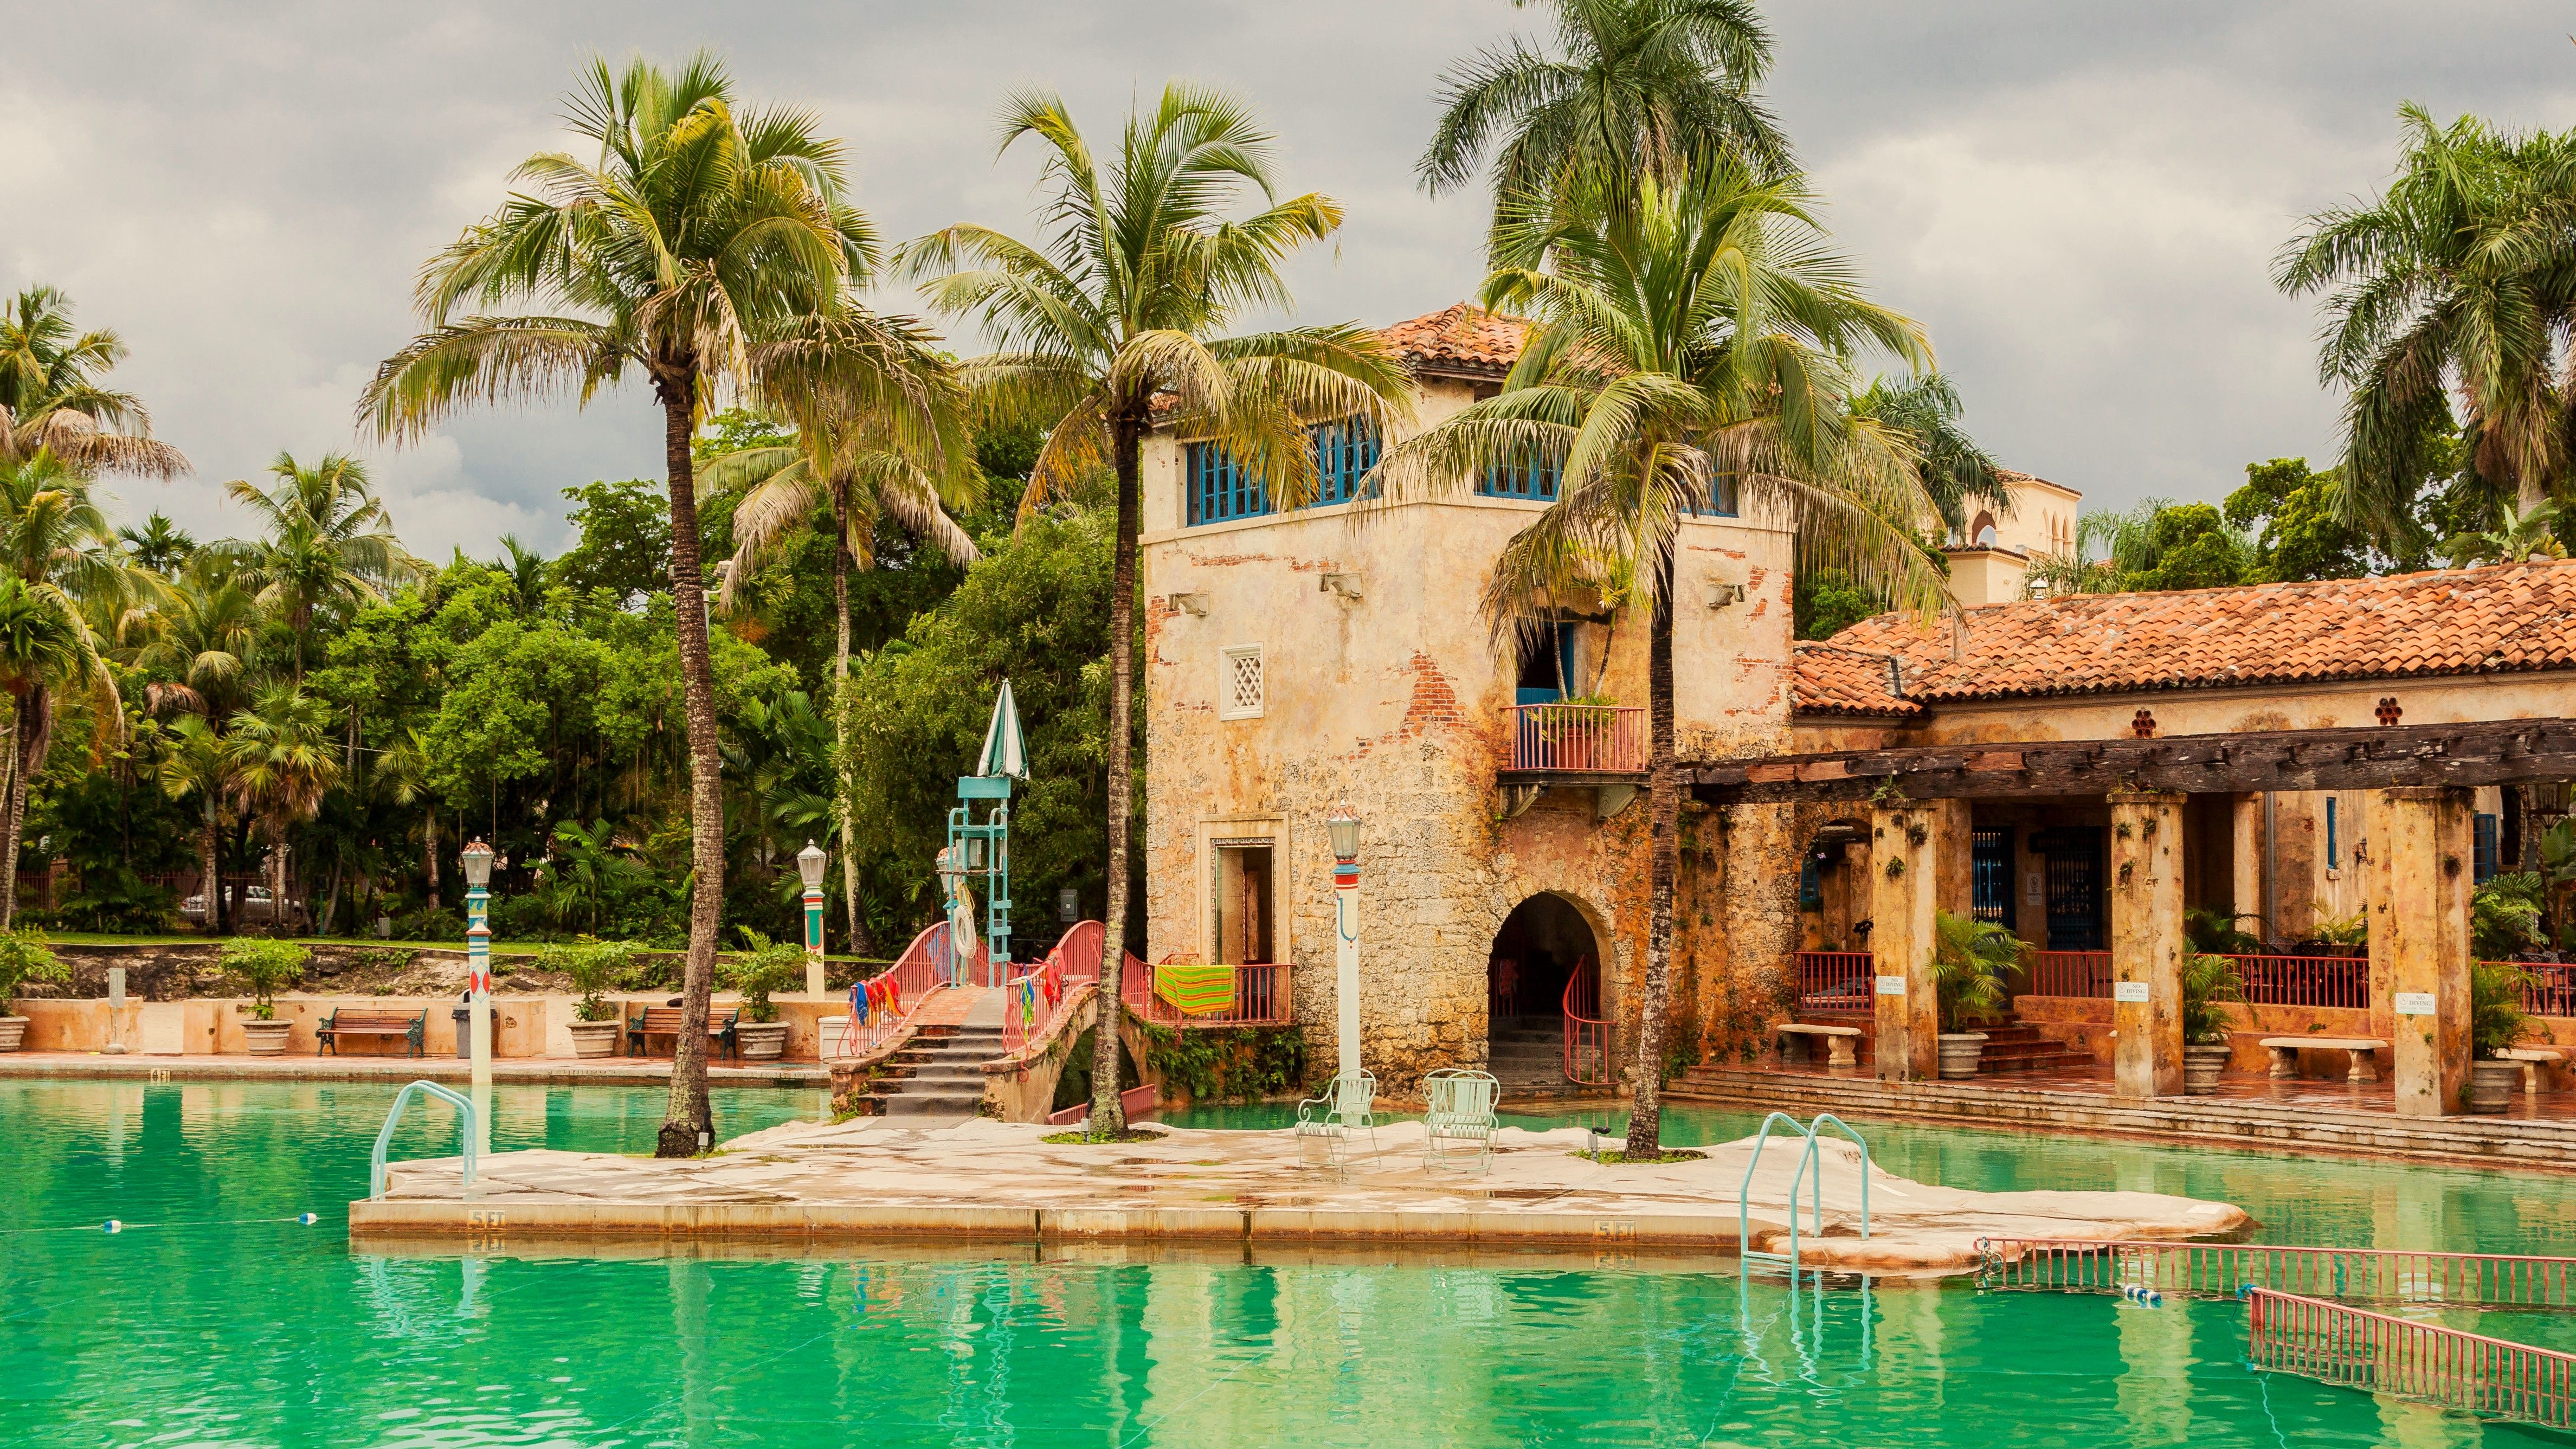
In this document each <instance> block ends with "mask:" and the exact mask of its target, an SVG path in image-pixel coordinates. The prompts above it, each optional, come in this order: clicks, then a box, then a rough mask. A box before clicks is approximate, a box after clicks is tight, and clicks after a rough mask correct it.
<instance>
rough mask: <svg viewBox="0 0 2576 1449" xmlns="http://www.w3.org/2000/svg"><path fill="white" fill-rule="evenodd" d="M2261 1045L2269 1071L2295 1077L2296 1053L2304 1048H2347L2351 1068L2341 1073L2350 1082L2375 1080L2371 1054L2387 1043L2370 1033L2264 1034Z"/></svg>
mask: <svg viewBox="0 0 2576 1449" xmlns="http://www.w3.org/2000/svg"><path fill="white" fill-rule="evenodd" d="M2263 1046H2264V1048H2265V1049H2266V1050H2267V1051H2269V1052H2271V1053H2272V1075H2273V1076H2276V1077H2295V1076H2297V1075H2298V1074H2299V1053H2300V1052H2301V1051H2303V1050H2305V1051H2324V1052H2350V1053H2352V1070H2350V1071H2348V1072H2346V1073H2344V1080H2346V1081H2349V1082H2375V1081H2378V1080H2379V1071H2378V1069H2377V1067H2376V1065H2375V1064H2374V1063H2373V1062H2372V1061H2371V1059H2370V1054H2371V1053H2372V1052H2377V1051H2385V1050H2387V1048H2388V1043H2386V1042H2384V1041H2381V1040H2380V1039H2379V1038H2377V1037H2373V1036H2267V1037H2265V1038H2263Z"/></svg>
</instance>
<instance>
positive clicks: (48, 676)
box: [0, 447, 157, 930]
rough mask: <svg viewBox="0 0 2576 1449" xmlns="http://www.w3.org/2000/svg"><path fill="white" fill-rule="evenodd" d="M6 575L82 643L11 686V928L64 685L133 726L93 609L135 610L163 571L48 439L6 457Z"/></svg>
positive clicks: (110, 727) (5, 856)
mask: <svg viewBox="0 0 2576 1449" xmlns="http://www.w3.org/2000/svg"><path fill="white" fill-rule="evenodd" d="M0 576H5V577H7V578H10V579H14V580H16V581H17V582H18V583H20V584H22V585H24V586H25V589H26V592H27V596H28V599H29V603H28V605H27V607H28V608H30V609H37V610H42V611H45V612H47V613H49V614H50V615H52V616H55V617H56V618H57V619H58V621H59V623H60V625H61V626H62V627H63V628H66V629H68V630H69V631H70V633H71V637H72V639H73V641H74V644H75V645H76V647H75V648H74V649H73V650H72V651H71V652H70V653H68V654H63V653H51V652H49V653H46V654H44V655H42V656H41V658H40V659H39V660H37V661H34V662H31V663H30V664H29V665H28V666H27V667H26V668H24V669H22V670H21V671H20V672H19V673H18V674H17V675H16V676H15V679H16V681H17V683H16V684H15V685H14V686H13V687H12V690H11V693H12V695H13V697H14V699H15V709H14V711H13V713H12V715H11V719H10V724H9V738H10V742H11V748H10V751H9V755H8V757H7V760H6V761H5V762H0V776H5V778H6V780H7V782H8V785H7V791H6V796H5V799H0V814H4V815H5V817H6V818H5V822H0V842H5V843H0V930H7V929H8V926H9V922H10V920H11V918H12V917H13V916H14V914H15V913H16V910H17V893H18V845H19V838H20V836H21V834H22V828H23V826H24V824H25V821H26V813H27V790H28V786H29V782H30V781H31V780H32V779H33V778H34V776H35V773H36V772H37V771H38V770H39V769H42V768H43V766H44V762H45V754H46V751H47V750H49V749H50V748H51V747H52V744H53V731H54V703H55V696H56V694H57V692H58V691H61V690H65V689H71V690H79V691H82V692H85V693H87V694H88V695H89V696H90V698H91V701H92V709H91V719H92V722H93V725H94V727H95V729H96V730H97V731H98V734H99V736H100V738H101V739H102V740H104V739H108V738H113V737H115V736H116V735H118V734H120V733H122V731H123V730H124V728H125V711H124V703H123V701H122V700H121V699H120V698H119V697H118V694H117V690H116V681H115V679H114V677H113V676H112V675H111V674H110V673H109V672H108V667H107V662H106V661H105V659H103V658H102V657H101V655H100V650H99V646H98V637H99V636H98V634H97V633H96V632H95V631H93V630H92V629H91V627H90V625H89V622H88V620H89V616H90V614H91V613H92V611H93V610H95V611H96V612H98V613H99V614H100V615H102V616H104V617H108V618H111V619H117V620H120V621H121V620H124V619H126V618H129V617H131V606H132V605H133V604H134V603H135V602H136V601H138V600H140V599H142V598H146V597H149V596H150V595H151V594H152V593H153V592H154V591H155V589H156V586H157V580H153V579H152V577H151V576H150V575H148V574H144V573H142V572H141V571H139V570H136V569H134V568H133V567H132V566H131V565H129V564H128V563H127V562H126V561H125V559H124V557H123V556H122V555H121V554H120V553H119V552H118V550H117V547H116V541H115V538H114V536H113V535H112V534H110V533H109V532H108V527H107V520H106V517H105V516H104V515H103V514H101V513H100V512H99V509H98V505H97V504H96V503H94V502H93V501H92V500H91V498H90V491H89V480H88V479H86V478H84V477H82V476H81V475H80V474H78V473H76V472H74V471H72V470H71V469H70V468H69V467H68V466H66V465H65V464H64V463H63V462H62V460H60V459H58V458H56V457H55V456H54V453H53V450H52V449H50V448H41V447H40V448H38V449H37V450H36V451H35V452H34V453H33V454H31V455H29V456H28V457H26V458H25V459H23V460H20V461H17V462H14V463H9V462H0ZM34 637H35V636H33V635H31V636H30V642H31V643H32V642H33V641H34Z"/></svg>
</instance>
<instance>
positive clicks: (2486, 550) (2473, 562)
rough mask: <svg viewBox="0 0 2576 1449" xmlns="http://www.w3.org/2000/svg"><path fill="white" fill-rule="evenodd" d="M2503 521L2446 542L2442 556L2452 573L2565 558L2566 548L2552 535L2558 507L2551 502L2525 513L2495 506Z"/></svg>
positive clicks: (2504, 506)
mask: <svg viewBox="0 0 2576 1449" xmlns="http://www.w3.org/2000/svg"><path fill="white" fill-rule="evenodd" d="M2498 506H2499V509H2500V511H2501V512H2502V513H2503V514H2504V518H2503V520H2502V521H2501V522H2500V523H2499V524H2498V525H2497V526H2496V527H2495V528H2492V529H2489V530H2487V531H2486V532H2484V533H2464V534H2461V535H2460V536H2459V537H2457V538H2453V539H2446V540H2444V541H2443V544H2442V556H2443V557H2444V558H2447V559H2449V560H2450V562H2451V567H2453V568H2455V569H2465V568H2474V567H2476V566H2477V565H2479V564H2499V563H2530V562H2531V561H2532V560H2534V559H2558V558H2565V557H2567V546H2566V545H2565V544H2563V543H2560V542H2559V541H2558V535H2557V533H2556V532H2555V530H2556V528H2557V525H2558V515H2559V507H2558V504H2557V503H2556V502H2555V501H2551V502H2547V503H2542V504H2540V505H2538V506H2537V507H2534V508H2532V509H2531V510H2529V511H2528V512H2525V511H2523V510H2521V509H2517V508H2515V507H2514V506H2513V505H2512V504H2510V503H2507V504H2501V505H2498Z"/></svg>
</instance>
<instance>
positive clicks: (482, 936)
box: [461, 837, 492, 1087]
mask: <svg viewBox="0 0 2576 1449" xmlns="http://www.w3.org/2000/svg"><path fill="white" fill-rule="evenodd" d="M461 861H462V863H463V865H464V867H465V989H466V992H467V998H466V1000H467V1008H466V1009H467V1021H468V1023H469V1029H470V1030H471V1031H472V1033H473V1036H472V1038H471V1043H472V1048H471V1051H470V1053H469V1054H470V1055H471V1056H472V1057H473V1058H474V1085H475V1086H477V1087H489V1086H491V1085H492V925H491V911H492V890H491V885H492V847H490V846H488V845H485V844H484V843H483V842H482V840H481V838H479V837H478V838H476V839H475V841H474V842H473V843H472V844H470V845H468V846H466V847H465V853H464V855H463V856H462V857H461Z"/></svg>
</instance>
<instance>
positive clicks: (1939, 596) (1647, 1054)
mask: <svg viewBox="0 0 2576 1449" xmlns="http://www.w3.org/2000/svg"><path fill="white" fill-rule="evenodd" d="M1502 242H1503V246H1504V250H1505V255H1506V256H1507V257H1514V258H1521V259H1524V260H1523V261H1522V262H1521V263H1520V264H1517V265H1505V266H1503V267H1500V268H1498V269H1496V270H1495V271H1494V273H1493V274H1492V275H1491V276H1490V277H1489V278H1487V280H1486V283H1485V291H1484V301H1485V305H1486V306H1488V307H1491V308H1507V307H1522V308H1527V309H1529V310H1531V311H1534V312H1535V313H1536V315H1537V317H1538V319H1539V321H1540V323H1541V326H1540V328H1539V329H1538V331H1537V332H1536V333H1534V334H1533V335H1532V337H1531V338H1530V340H1529V342H1528V344H1527V345H1526V346H1525V347H1524V348H1523V350H1522V353H1521V356H1520V358H1519V360H1518V361H1517V362H1516V363H1515V365H1514V366H1513V369H1512V371H1511V374H1510V375H1509V376H1508V377H1507V378H1506V379H1505V380H1504V383H1503V390H1502V392H1501V393H1500V394H1499V395H1497V396H1495V397H1492V398H1488V399H1485V400H1483V401H1481V402H1477V403H1473V404H1470V405H1469V406H1468V407H1467V408H1465V409H1464V410H1462V411H1460V412H1459V413H1457V414H1455V415H1453V416H1452V417H1451V418H1450V419H1448V420H1447V421H1445V422H1443V423H1442V424H1440V425H1439V426H1438V427H1435V428H1433V429H1431V430H1430V431H1428V432H1426V433H1423V434H1421V435H1420V436H1418V437H1415V438H1412V439H1408V440H1407V441H1406V442H1404V443H1402V444H1400V445H1398V446H1397V447H1395V448H1393V449H1391V450H1389V451H1388V453H1387V455H1386V457H1385V459H1384V461H1382V462H1381V463H1380V464H1379V470H1378V476H1379V478H1380V480H1381V485H1382V489H1381V495H1380V497H1381V500H1382V503H1381V506H1383V504H1391V503H1398V502H1402V501H1405V500H1407V499H1409V498H1413V497H1418V496H1421V495H1424V494H1433V493H1454V492H1457V491H1460V490H1463V489H1466V488H1468V487H1470V486H1471V485H1472V480H1473V479H1476V478H1479V477H1482V476H1484V475H1485V473H1486V472H1487V470H1488V469H1492V468H1498V467H1513V466H1522V467H1526V466H1529V465H1530V464H1531V463H1532V462H1533V461H1538V460H1543V461H1547V462H1551V463H1554V464H1556V465H1557V466H1558V468H1559V470H1560V474H1559V482H1558V485H1557V500H1556V502H1554V503H1553V504H1551V505H1550V506H1549V507H1548V509H1547V511H1546V512H1545V513H1542V514H1541V515H1539V517H1538V518H1537V519H1535V520H1534V521H1533V522H1532V523H1531V524H1530V525H1529V526H1528V527H1527V528H1525V529H1523V530H1522V531H1521V532H1520V533H1519V534H1517V535H1515V536H1514V537H1513V539H1512V541H1511V542H1510V543H1509V544H1508V545H1507V546H1506V547H1505V548H1504V551H1503V553H1502V556H1501V557H1500V558H1499V559H1498V560H1496V563H1495V567H1494V572H1493V575H1492V577H1491V578H1490V580H1489V581H1488V583H1487V586H1486V590H1485V607H1486V611H1487V615H1488V617H1489V618H1490V619H1492V620H1493V621H1494V624H1495V628H1496V630H1497V632H1498V633H1500V632H1506V631H1509V630H1512V629H1514V628H1520V629H1530V628H1536V627H1544V625H1545V622H1546V621H1547V620H1548V619H1550V618H1551V617H1552V614H1551V612H1550V611H1551V608H1552V605H1551V604H1550V602H1549V601H1550V599H1551V598H1552V597H1553V596H1555V595H1557V594H1560V593H1562V592H1563V591H1565V590H1566V589H1567V587H1568V586H1569V585H1574V584H1582V583H1590V582H1594V581H1596V580H1597V579H1598V578H1599V577H1600V576H1601V575H1602V574H1603V573H1604V571H1605V569H1604V563H1605V561H1610V560H1615V561H1620V562H1623V563H1625V564H1626V565H1627V567H1629V568H1630V569H1632V570H1633V573H1634V583H1633V584H1632V585H1631V586H1630V588H1629V589H1628V590H1627V592H1628V594H1629V595H1630V596H1631V597H1634V598H1638V599H1640V600H1642V601H1643V602H1645V603H1646V604H1647V605H1648V606H1649V607H1650V609H1651V614H1650V624H1649V635H1648V639H1649V644H1648V666H1647V692H1648V706H1649V708H1648V721H1649V728H1650V731H1651V736H1652V745H1651V748H1650V751H1649V756H1648V779H1649V787H1648V788H1649V799H1650V802H1651V807H1652V809H1651V814H1652V866H1651V870H1650V874H1649V884H1650V899H1649V908H1648V924H1647V935H1646V978H1645V990H1644V993H1643V998H1642V1001H1641V1003H1640V1011H1639V1029H1638V1033H1637V1055H1636V1063H1635V1073H1634V1075H1635V1092H1636V1106H1635V1110H1634V1112H1633V1113H1632V1115H1631V1116H1630V1117H1629V1124H1628V1146H1627V1150H1628V1152H1629V1153H1630V1154H1631V1155H1632V1156H1637V1157H1651V1156H1652V1155H1654V1154H1655V1153H1656V1152H1657V1151H1658V1141H1659V1133H1660V1124H1661V1113H1660V1103H1659V1097H1660V1089H1661V1084H1662V1079H1663V1078H1662V1073H1663V1050H1664V1037H1665V1032H1666V1021H1665V1018H1666V1016H1667V1014H1668V1011H1669V1005H1670V994H1671V980H1672V933H1673V886H1674V880H1675V877H1676V875H1677V873H1678V870H1679V825H1680V816H1681V781H1680V772H1679V769H1678V767H1677V762H1676V759H1675V753H1674V719H1673V708H1674V706H1673V613H1672V610H1673V554H1674V547H1675V538H1676V535H1677V533H1678V531H1679V527H1680V523H1681V520H1682V519H1684V518H1686V517H1689V516H1691V515H1693V514H1697V513H1701V512H1704V511H1707V510H1708V509H1709V508H1710V506H1711V504H1712V502H1713V501H1714V494H1715V492H1716V490H1717V489H1719V488H1720V487H1721V486H1722V485H1732V486H1733V487H1734V488H1735V489H1736V491H1737V494H1738V497H1739V498H1740V499H1741V500H1742V503H1741V505H1740V506H1743V507H1745V508H1747V509H1749V510H1751V511H1753V512H1755V513H1756V514H1763V513H1768V514H1771V515H1773V516H1776V517H1778V518H1780V519H1781V520H1783V521H1785V522H1787V523H1788V524H1789V525H1790V526H1791V527H1792V528H1793V529H1794V531H1795V534H1796V537H1797V543H1798V552H1799V555H1800V561H1801V564H1802V566H1816V565H1825V566H1833V567H1839V568H1842V569H1844V570H1846V571H1847V572H1849V573H1850V574H1852V575H1853V576H1854V577H1855V578H1857V579H1860V580H1862V581H1863V582H1865V583H1868V584H1870V585H1872V586H1875V587H1877V588H1880V589H1882V590H1883V591H1885V592H1886V593H1887V594H1888V595H1889V596H1890V597H1892V598H1894V599H1896V600H1897V601H1898V602H1899V603H1900V605H1903V606H1908V607H1913V608H1917V609H1920V610H1924V611H1927V612H1928V611H1932V610H1936V609H1940V608H1943V607H1948V608H1951V609H1955V608H1956V605H1955V603H1953V602H1952V601H1951V600H1950V599H1949V596H1948V592H1947V590H1946V589H1945V588H1944V587H1943V585H1942V582H1941V575H1940V571H1939V567H1938V565H1937V564H1935V563H1934V561H1933V560H1932V559H1931V558H1930V557H1929V556H1928V555H1927V554H1926V553H1925V552H1924V550H1923V548H1922V546H1921V545H1920V544H1919V543H1918V542H1917V541H1916V538H1917V535H1918V530H1921V529H1924V528H1928V527H1929V526H1930V525H1931V523H1932V521H1933V519H1934V518H1935V516H1936V515H1935V512H1934V509H1933V506H1932V502H1931V499H1930V498H1929V497H1928V496H1927V495H1926V494H1925V493H1924V490H1923V486H1922V482H1921V477H1920V474H1919V472H1918V468H1919V465H1920V459H1919V458H1918V457H1917V456H1916V455H1915V454H1913V453H1912V452H1911V451H1910V450H1909V449H1907V448H1905V447H1902V446H1900V445H1899V442H1900V435H1896V434H1892V433H1890V432H1889V431H1887V430H1883V429H1878V428H1870V427H1858V426H1854V425H1853V422H1852V418H1851V413H1850V406H1849V404H1850V401H1851V394H1852V392H1853V391H1855V390H1856V386H1855V383H1854V381H1853V375H1852V369H1851V367H1850V364H1849V358H1850V356H1851V354H1852V353H1854V352H1855V351H1857V350H1858V349H1860V348H1862V347H1864V346H1875V347H1878V348H1883V349H1885V350H1887V351H1889V352H1892V353H1894V354H1895V355H1897V356H1899V357H1901V358H1904V359H1906V360H1908V361H1910V362H1913V363H1915V364H1916V365H1918V366H1922V365H1925V364H1928V362H1929V360H1930V347H1929V344H1928V343H1926V342H1925V340H1924V338H1923V335H1922V333H1921V331H1920V329H1918V328H1917V327H1916V326H1915V324H1914V323H1912V322H1910V321H1908V320H1907V319H1905V318H1904V317H1901V316H1899V315H1897V314H1896V313H1893V312H1890V311H1887V310H1886V309H1884V308H1881V307H1878V306H1875V305H1873V304H1871V303H1870V302H1868V301H1867V300H1866V299H1864V298H1863V297H1862V296H1861V295H1860V292H1859V289H1858V287H1857V285H1856V284H1855V281H1854V279H1853V277H1852V275H1851V272H1850V269H1849V268H1848V267H1847V266H1846V265H1845V264H1844V263H1843V262H1842V261H1841V260H1840V259H1839V258H1837V257H1835V256H1834V255H1832V254H1831V253H1830V252H1829V251H1827V250H1826V248H1825V246H1824V244H1823V232H1822V229H1821V228H1820V227H1819V226H1818V225H1817V223H1816V221H1815V218H1814V215H1813V213H1812V210H1811V207H1810V202H1809V200H1808V196H1807V193H1806V191H1805V188H1804V187H1803V185H1801V184H1800V183H1798V182H1796V181H1794V180H1789V181H1774V182H1762V181H1758V180H1756V179H1754V178H1753V177H1752V176H1751V175H1749V174H1748V173H1747V172H1745V171H1744V169H1743V168H1742V167H1740V166H1738V165H1736V164H1735V163H1733V162H1724V161H1721V162H1717V163H1714V164H1711V165H1709V166H1707V167H1705V168H1700V167H1697V166H1693V167H1686V168H1684V169H1683V172H1682V174H1681V175H1680V176H1679V177H1678V178H1677V179H1676V180H1675V181H1674V182H1673V183H1672V184H1670V185H1666V184H1664V183H1662V182H1659V181H1658V180H1656V179H1655V178H1654V177H1652V176H1643V177H1638V178H1634V179H1633V180H1628V179H1622V178H1584V179H1582V180H1581V181H1580V183H1579V184H1578V185H1577V186H1575V187H1573V188H1571V189H1568V190H1561V191H1558V192H1556V193H1553V194H1548V195H1542V196H1538V197H1529V196H1524V197H1523V198H1521V199H1520V202H1519V203H1518V204H1517V205H1516V206H1515V207H1514V209H1513V211H1512V213H1511V215H1510V216H1509V218H1508V220H1507V224H1506V226H1505V228H1504V229H1503V232H1502Z"/></svg>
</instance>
